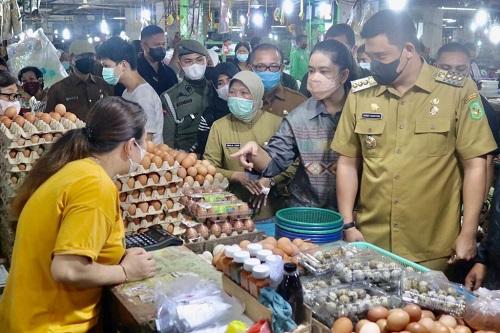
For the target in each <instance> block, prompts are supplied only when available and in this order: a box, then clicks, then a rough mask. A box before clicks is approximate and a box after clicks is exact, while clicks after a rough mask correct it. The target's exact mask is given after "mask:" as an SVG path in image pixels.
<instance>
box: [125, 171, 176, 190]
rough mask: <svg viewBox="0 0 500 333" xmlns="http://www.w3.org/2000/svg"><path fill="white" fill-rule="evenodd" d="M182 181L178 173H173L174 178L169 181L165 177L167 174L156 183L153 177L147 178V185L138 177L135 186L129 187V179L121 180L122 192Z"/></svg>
mask: <svg viewBox="0 0 500 333" xmlns="http://www.w3.org/2000/svg"><path fill="white" fill-rule="evenodd" d="M128 178H129V179H130V178H132V177H128ZM118 181H120V180H118ZM181 182H182V179H181V178H179V177H178V176H177V175H172V180H170V181H167V180H166V179H165V176H164V175H161V176H160V179H159V181H158V183H155V182H154V181H153V179H152V178H149V177H148V180H147V182H146V184H145V185H142V184H141V182H140V181H139V180H137V179H136V180H135V181H134V186H133V187H129V185H128V181H125V182H121V181H120V183H121V184H122V185H121V189H120V192H121V193H123V192H132V191H134V190H142V189H144V188H147V187H159V186H169V185H171V184H179V183H181ZM179 187H180V186H177V188H178V189H179Z"/></svg>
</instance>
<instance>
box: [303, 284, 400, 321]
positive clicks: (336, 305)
mask: <svg viewBox="0 0 500 333" xmlns="http://www.w3.org/2000/svg"><path fill="white" fill-rule="evenodd" d="M314 295H315V297H308V298H307V301H305V304H306V305H307V306H309V307H310V308H311V310H312V312H313V316H314V317H316V318H317V319H318V320H320V321H321V322H322V323H324V324H325V325H327V326H328V327H332V325H333V322H334V321H335V320H336V319H338V318H340V317H348V318H349V319H351V320H352V321H353V322H357V321H359V320H360V319H363V318H365V317H366V313H367V312H368V310H369V309H371V308H373V307H375V306H384V307H386V308H394V307H398V306H400V305H401V304H402V302H401V298H399V297H398V296H396V295H391V294H388V293H386V292H385V291H383V290H382V289H380V288H377V287H375V286H371V285H369V284H365V283H354V284H350V283H349V284H339V285H335V286H331V287H327V288H321V289H316V290H315V291H314Z"/></svg>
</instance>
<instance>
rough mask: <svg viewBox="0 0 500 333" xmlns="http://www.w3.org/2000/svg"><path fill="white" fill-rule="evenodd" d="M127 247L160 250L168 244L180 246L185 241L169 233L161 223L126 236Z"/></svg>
mask: <svg viewBox="0 0 500 333" xmlns="http://www.w3.org/2000/svg"><path fill="white" fill-rule="evenodd" d="M125 244H126V248H127V249H128V248H131V247H142V248H143V249H144V250H146V251H154V250H159V249H162V248H164V247H167V246H179V245H182V244H183V241H182V240H181V239H179V238H177V237H175V236H173V235H171V234H169V233H168V232H167V231H166V230H165V229H163V227H162V226H161V225H159V224H155V225H153V226H151V227H149V228H147V229H142V230H141V231H139V232H138V233H136V234H133V235H128V236H125Z"/></svg>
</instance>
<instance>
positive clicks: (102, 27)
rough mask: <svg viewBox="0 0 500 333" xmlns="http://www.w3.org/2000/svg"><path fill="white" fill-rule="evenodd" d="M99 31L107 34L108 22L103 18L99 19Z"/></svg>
mask: <svg viewBox="0 0 500 333" xmlns="http://www.w3.org/2000/svg"><path fill="white" fill-rule="evenodd" d="M101 33H103V34H105V35H109V26H108V22H106V20H105V19H102V21H101Z"/></svg>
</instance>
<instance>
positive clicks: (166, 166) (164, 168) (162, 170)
mask: <svg viewBox="0 0 500 333" xmlns="http://www.w3.org/2000/svg"><path fill="white" fill-rule="evenodd" d="M179 166H180V165H179V162H177V161H175V162H174V165H169V164H168V163H167V162H166V161H163V164H162V165H161V167H158V166H156V164H154V163H151V166H150V167H149V168H148V169H145V168H144V167H143V166H142V165H139V168H137V171H135V172H132V173H128V174H124V175H118V176H116V178H117V179H122V178H130V177H135V176H140V175H144V174H149V173H152V172H156V173H162V174H161V175H163V174H165V172H167V171H172V170H175V172H172V175H174V174H175V175H177V169H178V168H179Z"/></svg>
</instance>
